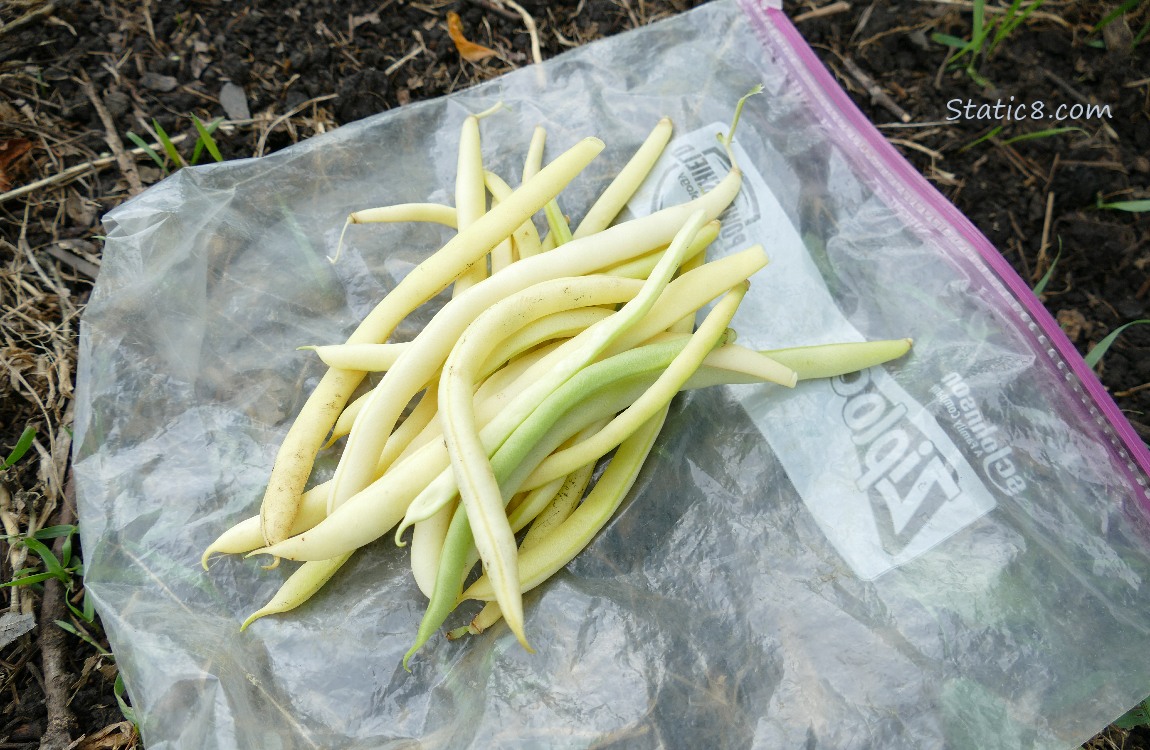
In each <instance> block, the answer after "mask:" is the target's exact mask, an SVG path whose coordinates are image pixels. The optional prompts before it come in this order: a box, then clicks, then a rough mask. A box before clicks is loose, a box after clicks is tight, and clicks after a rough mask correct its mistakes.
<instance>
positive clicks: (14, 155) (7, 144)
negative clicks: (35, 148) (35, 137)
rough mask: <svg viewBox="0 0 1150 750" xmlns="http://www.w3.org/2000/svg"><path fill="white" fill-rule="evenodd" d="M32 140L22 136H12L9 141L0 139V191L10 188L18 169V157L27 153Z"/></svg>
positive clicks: (6, 190) (3, 191) (4, 191)
mask: <svg viewBox="0 0 1150 750" xmlns="http://www.w3.org/2000/svg"><path fill="white" fill-rule="evenodd" d="M31 148H32V142H31V141H29V140H27V139H24V138H13V139H12V140H10V141H0V193H6V192H8V191H9V190H11V189H12V184H13V183H14V182H15V180H16V176H17V173H18V172H19V170H20V165H19V164H18V163H17V162H19V161H20V157H22V156H23V155H24V154H26V153H28V151H30V150H31Z"/></svg>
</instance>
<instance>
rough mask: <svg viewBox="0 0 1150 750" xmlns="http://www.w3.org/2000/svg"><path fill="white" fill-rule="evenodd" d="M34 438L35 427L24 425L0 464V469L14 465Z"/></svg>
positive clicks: (29, 446)
mask: <svg viewBox="0 0 1150 750" xmlns="http://www.w3.org/2000/svg"><path fill="white" fill-rule="evenodd" d="M35 439H36V428H35V427H25V428H24V431H23V432H21V433H20V437H19V438H17V440H16V445H15V446H14V447H13V448H12V452H11V453H9V454H8V457H7V458H5V459H4V463H2V464H0V471H3V470H4V469H7V468H10V467H12V466H15V465H16V462H17V461H19V460H20V459H22V458H24V455H25V454H26V453H27V452H28V451H29V449H31V447H32V441H33V440H35Z"/></svg>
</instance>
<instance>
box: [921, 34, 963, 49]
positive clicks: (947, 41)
mask: <svg viewBox="0 0 1150 750" xmlns="http://www.w3.org/2000/svg"><path fill="white" fill-rule="evenodd" d="M930 38H931V40H933V41H935V42H938V43H939V44H942V45H945V46H947V47H953V48H955V49H960V50H961V49H964V48H965V47H966V45H967V44H969V42H967V41H966V40H965V39H959V38H958V37H956V36H951V35H950V34H939V33H937V32H936V33H934V34H931V35H930Z"/></svg>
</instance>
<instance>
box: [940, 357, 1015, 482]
mask: <svg viewBox="0 0 1150 750" xmlns="http://www.w3.org/2000/svg"><path fill="white" fill-rule="evenodd" d="M930 392H931V394H932V395H933V396H934V397H935V398H936V399H938V401H939V403H940V404H941V405H942V407H943V408H944V409H946V412H947V416H949V417H950V419H951V425H952V427H953V429H954V431H955V432H956V433H957V434H958V436H959V437H960V438H961V439H962V440H963V441H964V442H965V443H966V444H967V447H968V450H969V451H970V453H971V454H972V455H974V457H975V458H976V459H977V460H978V461H979V464H980V466H981V468H982V475H983V476H984V477H986V478H987V480H988V481H990V483H991V484H993V485H994V486H995V487H996V488H997V489H998V490H999V491H1000V492H1002V493H1003V494H1006V495H1011V496H1013V495H1017V494H1018V493H1020V492H1022V491H1023V490H1025V489H1026V480H1025V479H1024V478H1023V477H1022V474H1021V473H1019V471H1018V466H1017V464H1016V463H1015V461H1014V450H1013V449H1012V448H1011V447H1010V444H1009V443H1007V442H1006V440H1005V439H1004V437H1003V436H1002V434H1001V433H999V431H998V426H997V425H995V424H993V423H992V422H991V421H990V420H989V419H987V417H986V415H985V414H984V413H983V411H982V408H981V407H980V406H979V405H978V401H976V400H975V398H974V394H973V393H972V391H971V389H970V386H969V385H968V384H967V383H966V380H965V379H963V377H962V376H961V375H959V374H958V373H957V372H952V373H949V374H948V375H946V376H944V377H943V378H942V382H941V383H940V384H938V385H935V386H934V387H932V388H931V389H930Z"/></svg>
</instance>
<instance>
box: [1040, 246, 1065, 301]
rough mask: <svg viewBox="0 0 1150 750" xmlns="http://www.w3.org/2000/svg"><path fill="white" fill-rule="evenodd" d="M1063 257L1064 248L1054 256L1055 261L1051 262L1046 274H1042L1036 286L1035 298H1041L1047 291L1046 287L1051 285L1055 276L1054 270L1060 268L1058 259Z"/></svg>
mask: <svg viewBox="0 0 1150 750" xmlns="http://www.w3.org/2000/svg"><path fill="white" fill-rule="evenodd" d="M1061 257H1062V248H1059V249H1058V252H1057V253H1056V254H1055V256H1054V260H1052V261H1050V268H1047V269H1046V273H1044V274H1042V278H1041V279H1039V280H1038V283H1037V284H1035V285H1034V296H1035V297H1041V296H1042V293H1043V292H1045V291H1046V285H1047V284H1049V283H1050V279H1051V278H1052V277H1053V276H1054V269H1055V267H1057V266H1058V259H1059V258H1061Z"/></svg>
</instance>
